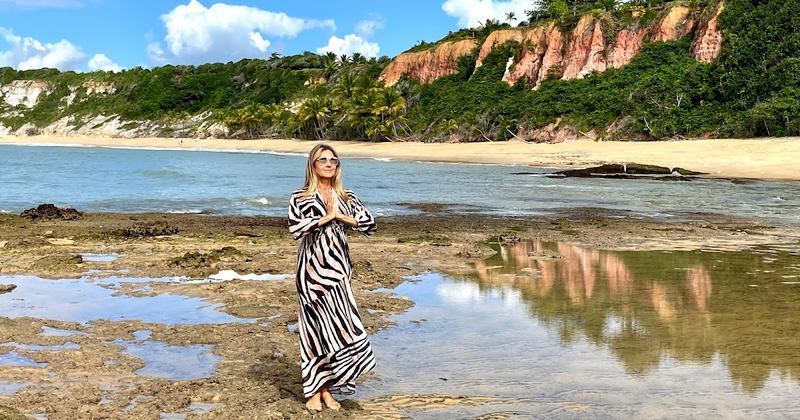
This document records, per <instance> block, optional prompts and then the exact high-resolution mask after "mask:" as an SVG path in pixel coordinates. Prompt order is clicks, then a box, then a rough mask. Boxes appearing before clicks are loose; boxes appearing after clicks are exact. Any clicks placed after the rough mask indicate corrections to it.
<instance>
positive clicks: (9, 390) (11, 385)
mask: <svg viewBox="0 0 800 420" xmlns="http://www.w3.org/2000/svg"><path fill="white" fill-rule="evenodd" d="M22 388H25V384H21V383H16V382H6V381H0V395H9V394H13V393H15V392H17V391H19V390H20V389H22Z"/></svg>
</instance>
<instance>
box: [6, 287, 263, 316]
mask: <svg viewBox="0 0 800 420" xmlns="http://www.w3.org/2000/svg"><path fill="white" fill-rule="evenodd" d="M104 281H105V280H104ZM8 282H11V283H14V284H16V285H17V288H16V290H14V293H13V294H4V295H0V316H6V317H10V318H16V317H23V316H30V317H34V318H41V319H52V320H58V321H68V322H81V323H86V322H89V321H92V320H97V319H105V320H110V321H121V320H140V321H143V322H153V323H160V324H223V323H236V322H254V320H250V319H243V318H237V317H234V316H231V315H229V314H226V313H224V312H220V311H218V310H217V308H219V307H220V306H221V305H220V304H211V303H208V302H206V301H205V300H203V299H200V298H192V297H186V296H180V295H173V294H169V293H165V294H161V295H158V296H148V297H130V296H125V295H119V296H115V295H114V293H115V291H114V290H113V289H111V288H108V287H103V285H104V283H99V282H92V281H89V280H88V279H78V280H66V279H65V280H47V279H42V278H39V277H34V276H0V283H8Z"/></svg>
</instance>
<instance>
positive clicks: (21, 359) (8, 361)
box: [0, 350, 47, 368]
mask: <svg viewBox="0 0 800 420" xmlns="http://www.w3.org/2000/svg"><path fill="white" fill-rule="evenodd" d="M0 366H11V367H35V368H44V367H47V363H38V362H36V361H35V360H32V359H29V358H27V357H25V356H22V355H19V354H17V352H16V351H14V350H12V351H10V352H8V353H6V354H0Z"/></svg>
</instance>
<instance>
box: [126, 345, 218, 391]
mask: <svg viewBox="0 0 800 420" xmlns="http://www.w3.org/2000/svg"><path fill="white" fill-rule="evenodd" d="M137 339H138V338H137ZM114 344H119V345H121V346H124V347H125V353H127V354H130V355H131V356H133V357H136V358H139V359H142V361H144V364H145V366H144V367H143V368H141V369H139V370H137V371H136V373H137V374H139V375H142V376H153V377H157V378H164V379H170V380H174V381H179V380H191V379H200V378H207V377H209V376H211V375H212V374H213V373H214V367H216V365H217V362H218V361H219V360H220V357H219V356H217V355H215V354H213V353H212V352H211V351H212V350H213V348H214V346H211V345H207V344H194V345H189V346H170V345H168V344H166V343H162V342H159V341H145V342H131V341H126V340H120V339H117V340H114Z"/></svg>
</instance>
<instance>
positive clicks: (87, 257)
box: [81, 252, 120, 263]
mask: <svg viewBox="0 0 800 420" xmlns="http://www.w3.org/2000/svg"><path fill="white" fill-rule="evenodd" d="M81 257H83V261H86V262H100V263H105V262H113V261H116V260H118V259H119V257H120V255H119V254H117V253H116V252H114V253H111V254H93V253H85V254H81Z"/></svg>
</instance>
